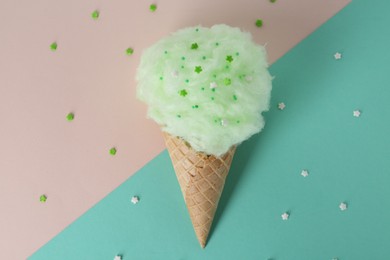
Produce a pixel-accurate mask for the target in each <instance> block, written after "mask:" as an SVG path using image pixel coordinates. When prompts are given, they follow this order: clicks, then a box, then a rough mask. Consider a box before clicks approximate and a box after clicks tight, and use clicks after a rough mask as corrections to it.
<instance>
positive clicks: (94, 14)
mask: <svg viewBox="0 0 390 260" xmlns="http://www.w3.org/2000/svg"><path fill="white" fill-rule="evenodd" d="M91 17H92V19H94V20H97V19H98V18H99V11H98V10H95V11H93V12H92V14H91Z"/></svg>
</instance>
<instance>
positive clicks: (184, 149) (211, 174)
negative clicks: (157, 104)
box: [164, 133, 236, 248]
mask: <svg viewBox="0 0 390 260" xmlns="http://www.w3.org/2000/svg"><path fill="white" fill-rule="evenodd" d="M164 139H165V143H166V146H167V149H168V152H169V156H170V157H171V160H172V164H173V167H174V169H175V172H176V177H177V180H178V181H179V184H180V188H181V191H182V193H183V197H184V201H185V203H186V206H187V209H188V212H189V214H190V217H191V221H192V225H193V227H194V230H195V233H196V236H197V238H198V240H199V243H200V245H201V247H202V248H204V247H205V246H206V242H207V237H208V234H209V231H210V228H211V224H212V222H213V219H214V215H215V212H216V210H217V207H218V202H219V199H220V197H221V194H222V190H223V187H224V185H225V179H226V176H227V174H228V172H229V169H230V165H231V162H232V159H233V156H234V152H235V150H236V148H235V147H232V148H230V149H229V151H228V152H226V153H225V154H224V155H222V156H220V157H216V156H213V155H207V154H205V153H201V152H197V151H195V150H194V149H192V148H191V146H190V145H189V144H188V143H187V142H185V141H184V140H183V139H181V138H178V137H174V136H172V135H170V134H167V133H164Z"/></svg>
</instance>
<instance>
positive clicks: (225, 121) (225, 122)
mask: <svg viewBox="0 0 390 260" xmlns="http://www.w3.org/2000/svg"><path fill="white" fill-rule="evenodd" d="M228 125H229V121H228V120H226V119H222V120H221V126H228Z"/></svg>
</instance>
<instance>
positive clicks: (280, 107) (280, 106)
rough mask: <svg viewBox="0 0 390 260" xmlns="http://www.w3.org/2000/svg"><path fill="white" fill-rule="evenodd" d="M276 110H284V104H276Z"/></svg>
mask: <svg viewBox="0 0 390 260" xmlns="http://www.w3.org/2000/svg"><path fill="white" fill-rule="evenodd" d="M278 108H279V109H280V110H283V109H285V108H286V104H284V103H283V102H281V103H279V104H278Z"/></svg>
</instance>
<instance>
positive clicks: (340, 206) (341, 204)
mask: <svg viewBox="0 0 390 260" xmlns="http://www.w3.org/2000/svg"><path fill="white" fill-rule="evenodd" d="M339 208H340V209H341V210H342V211H344V210H346V209H347V208H348V205H347V203H345V202H341V203H340V205H339Z"/></svg>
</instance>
